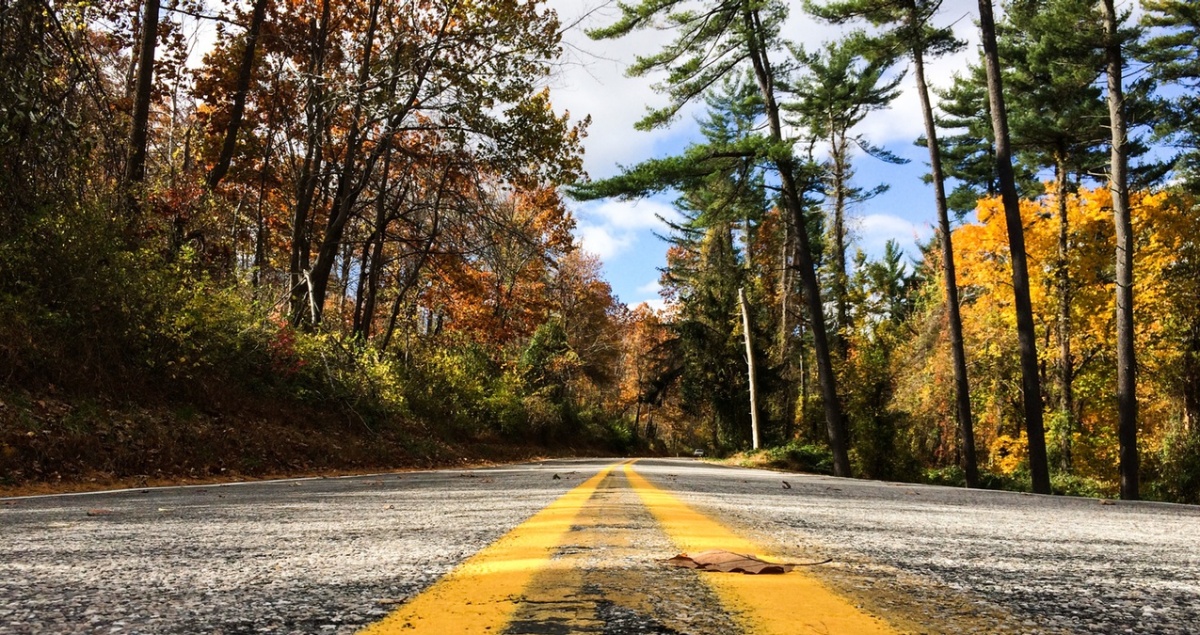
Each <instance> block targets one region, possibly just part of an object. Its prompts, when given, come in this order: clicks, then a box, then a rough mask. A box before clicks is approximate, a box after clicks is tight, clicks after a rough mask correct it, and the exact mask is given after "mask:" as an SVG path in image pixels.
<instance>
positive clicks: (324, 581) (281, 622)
mask: <svg viewBox="0 0 1200 635" xmlns="http://www.w3.org/2000/svg"><path fill="white" fill-rule="evenodd" d="M556 477H557V478H556ZM785 481H786V486H785ZM704 548H725V549H728V550H730V551H736V552H747V551H752V552H754V553H757V554H758V555H761V556H764V557H766V558H767V559H770V560H774V561H786V562H792V563H799V564H802V565H808V566H800V567H798V568H797V569H796V570H795V571H793V572H791V573H786V574H783V575H777V576H765V575H764V576H751V575H742V574H727V573H711V572H697V571H693V570H688V569H681V568H675V567H671V566H669V565H668V564H667V563H665V562H664V561H665V560H666V559H667V558H670V557H671V556H674V555H676V554H677V553H679V552H681V551H688V552H689V553H695V552H697V551H699V550H701V549H704ZM827 560H828V562H826V561H827ZM817 563H823V564H817ZM359 632H362V633H363V634H364V635H384V634H386V633H405V632H412V633H420V632H428V633H457V632H463V633H465V632H487V633H505V634H507V635H520V634H530V635H532V634H550V633H605V634H609V635H624V634H629V633H666V634H672V633H696V634H726V633H747V634H755V635H757V634H759V633H770V632H776V633H821V632H825V633H868V632H872V633H873V632H881V633H886V632H919V633H1169V634H1174V633H1200V508H1197V507H1188V506H1179V505H1166V504H1155V503H1126V502H1110V504H1102V503H1100V502H1098V501H1096V500H1091V499H1074V498H1064V497H1044V496H1034V495H1024V494H1012V493H1004V492H981V491H968V490H962V489H952V488H941V487H929V486H918V485H901V484H893V483H880V482H872V481H855V480H848V479H836V478H831V477H822V476H804V475H798V474H782V473H776V472H769V471H761V470H743V469H735V468H727V467H720V466H713V465H709V464H706V463H702V462H697V461H692V460H683V459H678V460H661V459H643V460H639V461H637V462H635V463H633V464H632V465H629V464H627V463H626V462H622V461H620V460H618V459H612V460H592V459H589V460H574V461H550V462H546V463H541V464H529V465H515V466H508V467H501V468H491V469H477V470H465V471H464V470H443V471H434V472H409V473H399V474H384V475H377V476H366V477H355V478H339V479H306V480H296V481H279V482H267V483H253V484H237V485H221V486H218V485H213V486H198V487H181V488H160V489H149V490H129V491H122V492H111V493H97V494H83V495H71V496H50V497H30V498H17V499H0V634H3V635H7V634H16V633H21V634H24V633H64V634H72V633H188V634H190V633H221V634H230V635H231V634H246V635H249V634H256V633H317V634H326V633H328V634H333V633H345V634H350V633H359Z"/></svg>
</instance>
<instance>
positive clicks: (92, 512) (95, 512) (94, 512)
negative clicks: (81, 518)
mask: <svg viewBox="0 0 1200 635" xmlns="http://www.w3.org/2000/svg"><path fill="white" fill-rule="evenodd" d="M112 514H113V510H111V509H89V510H87V515H88V516H111V515H112Z"/></svg>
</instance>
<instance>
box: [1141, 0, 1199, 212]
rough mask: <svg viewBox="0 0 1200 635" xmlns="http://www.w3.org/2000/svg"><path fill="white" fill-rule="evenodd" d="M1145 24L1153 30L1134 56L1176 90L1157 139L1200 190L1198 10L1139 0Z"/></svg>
mask: <svg viewBox="0 0 1200 635" xmlns="http://www.w3.org/2000/svg"><path fill="white" fill-rule="evenodd" d="M1142 6H1143V8H1145V10H1146V13H1145V14H1144V15H1143V17H1142V21H1143V24H1145V25H1146V26H1149V27H1152V28H1155V29H1156V31H1155V34H1154V36H1153V37H1150V38H1149V39H1147V40H1146V41H1145V42H1142V43H1140V44H1139V43H1137V42H1130V45H1131V46H1136V49H1135V50H1134V51H1133V52H1134V53H1135V54H1136V55H1137V57H1139V58H1140V59H1142V60H1144V61H1146V62H1148V63H1149V64H1150V66H1149V70H1150V73H1151V74H1152V75H1153V76H1154V77H1155V78H1156V79H1157V80H1158V81H1160V82H1162V83H1164V84H1168V85H1174V86H1176V87H1178V88H1180V89H1182V90H1180V91H1179V92H1178V93H1177V94H1176V95H1175V96H1174V97H1173V98H1171V99H1169V100H1167V102H1166V105H1167V106H1168V108H1167V109H1166V110H1165V111H1163V110H1160V111H1159V112H1158V113H1157V114H1158V117H1157V118H1156V119H1157V120H1156V122H1155V123H1156V124H1157V125H1156V127H1157V129H1158V133H1159V135H1160V137H1162V138H1166V139H1170V140H1171V141H1172V142H1173V143H1174V145H1175V146H1176V147H1177V148H1178V149H1179V155H1178V156H1177V157H1176V160H1175V168H1176V170H1177V172H1178V173H1179V175H1180V176H1181V177H1182V180H1183V182H1184V183H1186V184H1187V185H1188V187H1189V189H1190V190H1191V191H1192V192H1196V191H1197V190H1198V189H1200V116H1197V114H1196V113H1198V112H1200V96H1198V95H1197V92H1196V89H1197V88H1198V87H1200V7H1197V6H1196V4H1195V3H1194V2H1188V1H1187V0H1143V1H1142Z"/></svg>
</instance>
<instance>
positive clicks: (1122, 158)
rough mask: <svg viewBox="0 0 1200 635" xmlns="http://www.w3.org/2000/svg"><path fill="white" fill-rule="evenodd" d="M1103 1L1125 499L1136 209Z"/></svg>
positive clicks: (1120, 49) (1113, 14)
mask: <svg viewBox="0 0 1200 635" xmlns="http://www.w3.org/2000/svg"><path fill="white" fill-rule="evenodd" d="M1103 5H1104V34H1105V38H1104V60H1105V75H1106V76H1107V78H1108V112H1109V128H1110V130H1111V132H1112V137H1111V139H1112V143H1111V147H1112V159H1111V161H1110V165H1109V173H1108V189H1109V191H1110V192H1111V194H1112V203H1113V225H1114V226H1115V229H1116V234H1117V254H1116V262H1117V266H1116V270H1117V271H1116V274H1117V275H1116V278H1117V279H1116V282H1117V417H1118V422H1117V438H1118V439H1119V444H1120V472H1121V498H1123V499H1126V500H1136V499H1137V498H1138V497H1139V494H1138V471H1139V458H1138V448H1137V407H1138V405H1137V359H1136V354H1135V350H1134V339H1135V335H1136V334H1135V333H1134V322H1133V302H1134V297H1133V291H1134V290H1133V250H1134V235H1133V221H1132V214H1131V211H1130V209H1129V135H1128V131H1129V126H1128V119H1127V113H1126V109H1125V86H1124V83H1123V73H1124V67H1125V54H1124V42H1123V39H1124V36H1123V34H1122V32H1121V22H1122V21H1123V19H1124V16H1122V15H1119V14H1118V13H1117V9H1116V6H1115V5H1114V3H1113V0H1103Z"/></svg>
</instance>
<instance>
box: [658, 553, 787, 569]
mask: <svg viewBox="0 0 1200 635" xmlns="http://www.w3.org/2000/svg"><path fill="white" fill-rule="evenodd" d="M667 563H668V564H672V565H675V566H677V567H684V568H686V569H700V570H702V571H721V572H723V573H751V574H762V573H787V572H788V571H791V570H792V569H793V568H795V566H796V565H794V564H782V563H774V562H767V561H765V560H760V559H758V558H756V557H754V556H750V555H743V554H740V553H733V552H732V551H722V550H719V549H716V550H710V551H702V552H700V553H698V554H695V555H688V554H686V553H681V554H679V555H678V556H675V557H674V558H671V559H670V560H667Z"/></svg>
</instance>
